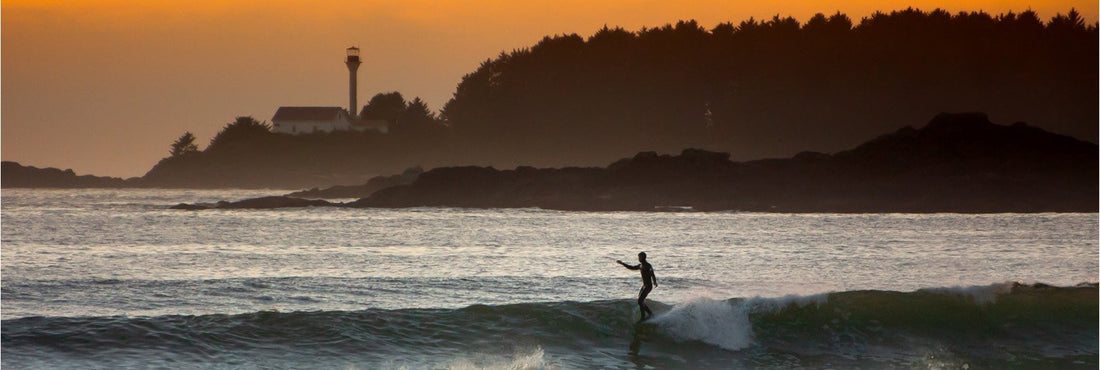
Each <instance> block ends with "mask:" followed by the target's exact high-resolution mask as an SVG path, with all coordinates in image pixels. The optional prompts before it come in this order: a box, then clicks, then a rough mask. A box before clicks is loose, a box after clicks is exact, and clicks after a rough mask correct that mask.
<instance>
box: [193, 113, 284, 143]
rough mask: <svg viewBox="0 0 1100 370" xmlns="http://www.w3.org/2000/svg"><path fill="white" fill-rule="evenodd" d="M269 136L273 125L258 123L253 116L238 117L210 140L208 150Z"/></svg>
mask: <svg viewBox="0 0 1100 370" xmlns="http://www.w3.org/2000/svg"><path fill="white" fill-rule="evenodd" d="M269 135H271V125H269V124H268V123H267V122H260V121H257V120H256V119H255V118H252V117H251V116H241V117H237V119H236V120H234V121H233V122H231V123H227V124H225V127H223V128H222V130H221V131H220V132H218V134H217V135H214V138H213V139H210V145H209V146H207V150H217V149H218V148H219V147H221V146H224V145H227V144H229V143H233V142H239V141H244V140H249V139H255V138H260V137H266V136H269Z"/></svg>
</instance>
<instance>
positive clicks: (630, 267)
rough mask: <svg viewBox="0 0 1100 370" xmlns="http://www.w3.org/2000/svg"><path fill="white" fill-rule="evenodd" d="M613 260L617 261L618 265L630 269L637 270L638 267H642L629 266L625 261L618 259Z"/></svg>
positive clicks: (640, 266) (639, 266) (639, 267)
mask: <svg viewBox="0 0 1100 370" xmlns="http://www.w3.org/2000/svg"><path fill="white" fill-rule="evenodd" d="M615 262H618V263H619V264H620V265H623V267H626V268H628V269H631V270H638V269H641V268H642V265H636V266H631V265H628V264H626V263H625V262H623V261H620V260H615Z"/></svg>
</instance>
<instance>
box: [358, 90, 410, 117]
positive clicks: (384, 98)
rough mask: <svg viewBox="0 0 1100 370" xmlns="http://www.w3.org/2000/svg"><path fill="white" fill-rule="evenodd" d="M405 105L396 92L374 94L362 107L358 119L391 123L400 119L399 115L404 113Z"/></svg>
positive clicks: (402, 98)
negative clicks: (380, 120)
mask: <svg viewBox="0 0 1100 370" xmlns="http://www.w3.org/2000/svg"><path fill="white" fill-rule="evenodd" d="M405 104H406V103H405V97H403V96H401V93H399V92H397V91H394V92H389V93H379V94H375V95H374V96H373V97H371V98H370V101H369V102H367V105H365V106H363V110H362V111H361V112H360V113H359V117H362V118H365V119H382V120H387V121H390V122H391V123H392V122H394V121H397V119H398V118H401V115H402V114H403V113H404V112H405Z"/></svg>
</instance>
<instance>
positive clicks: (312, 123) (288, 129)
mask: <svg viewBox="0 0 1100 370" xmlns="http://www.w3.org/2000/svg"><path fill="white" fill-rule="evenodd" d="M352 121H353V118H351V117H349V116H348V112H347V111H346V110H344V108H340V107H279V110H277V111H275V117H272V118H271V132H276V133H284V134H293V135H297V134H311V133H315V132H333V131H348V130H351V128H352Z"/></svg>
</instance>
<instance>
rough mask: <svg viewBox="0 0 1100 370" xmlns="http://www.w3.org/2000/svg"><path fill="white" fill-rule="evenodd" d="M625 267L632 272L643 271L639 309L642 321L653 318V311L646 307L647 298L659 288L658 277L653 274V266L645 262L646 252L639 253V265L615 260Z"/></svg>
mask: <svg viewBox="0 0 1100 370" xmlns="http://www.w3.org/2000/svg"><path fill="white" fill-rule="evenodd" d="M615 262H618V263H619V264H620V265H623V267H626V268H628V269H631V270H642V290H640V291H638V308H639V309H641V314H642V320H645V318H646V315H647V314H648V315H649V316H650V317H652V316H653V311H650V310H649V306H646V305H645V297H646V296H648V295H649V291H651V290H653V288H654V287H656V286H657V275H654V274H653V265H650V264H649V262H646V261H645V252H641V253H638V262H641V263H639V264H637V265H633V266H632V265H628V264H626V263H625V262H623V261H620V260H615Z"/></svg>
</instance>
